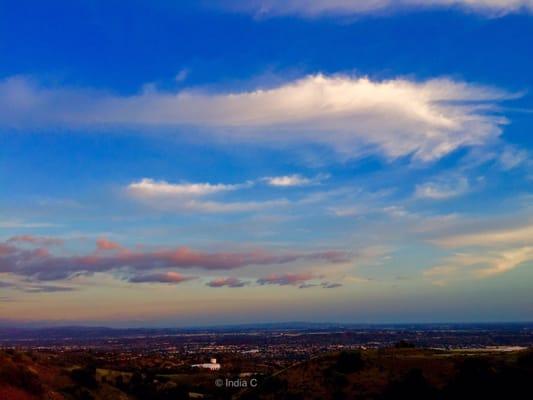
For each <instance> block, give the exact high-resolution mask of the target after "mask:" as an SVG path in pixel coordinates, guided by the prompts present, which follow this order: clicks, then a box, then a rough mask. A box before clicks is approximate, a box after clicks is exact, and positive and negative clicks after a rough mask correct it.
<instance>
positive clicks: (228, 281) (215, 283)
mask: <svg viewBox="0 0 533 400" xmlns="http://www.w3.org/2000/svg"><path fill="white" fill-rule="evenodd" d="M249 284H250V282H247V281H241V280H240V279H237V278H218V279H213V280H212V281H210V282H207V283H206V285H207V286H210V287H213V288H219V287H224V286H227V287H230V288H240V287H244V286H246V285H249Z"/></svg>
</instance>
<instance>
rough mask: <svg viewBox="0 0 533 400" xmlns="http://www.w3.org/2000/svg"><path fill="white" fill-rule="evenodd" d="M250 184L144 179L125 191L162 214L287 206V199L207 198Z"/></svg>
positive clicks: (251, 209) (226, 211)
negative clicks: (164, 212) (243, 200)
mask: <svg viewBox="0 0 533 400" xmlns="http://www.w3.org/2000/svg"><path fill="white" fill-rule="evenodd" d="M252 185H253V182H246V183H242V184H235V185H227V184H211V183H169V182H166V181H155V180H153V179H149V178H144V179H141V180H140V181H138V182H132V183H130V184H129V185H128V186H127V187H126V192H127V193H128V194H129V195H130V196H132V197H133V198H135V199H137V200H140V201H142V202H144V204H146V205H148V206H150V207H152V208H156V209H159V210H164V211H174V212H198V213H238V212H252V211H259V210H263V209H266V208H271V207H281V206H286V205H288V204H289V202H288V201H287V200H286V199H275V200H266V201H247V202H235V201H230V202H223V201H214V200H210V199H209V196H212V195H216V194H219V193H223V192H229V191H234V190H238V189H243V188H247V187H250V186H252Z"/></svg>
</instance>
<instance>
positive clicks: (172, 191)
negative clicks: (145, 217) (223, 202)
mask: <svg viewBox="0 0 533 400" xmlns="http://www.w3.org/2000/svg"><path fill="white" fill-rule="evenodd" d="M245 186H246V185H245V184H242V185H224V184H211V183H168V182H166V181H155V180H153V179H149V178H143V179H141V180H140V181H138V182H132V183H130V184H129V185H128V190H129V191H130V192H131V193H132V194H134V195H136V196H143V197H158V196H178V197H197V196H206V195H209V194H214V193H220V192H227V191H231V190H237V189H240V188H243V187H245Z"/></svg>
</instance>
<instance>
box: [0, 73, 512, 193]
mask: <svg viewBox="0 0 533 400" xmlns="http://www.w3.org/2000/svg"><path fill="white" fill-rule="evenodd" d="M511 97H516V96H514V95H510V94H509V93H505V92H503V91H501V90H497V89H494V88H490V87H483V86H478V85H474V84H468V83H465V82H458V81H454V80H451V79H434V80H429V81H425V82H416V81H413V80H408V79H403V78H398V79H391V80H386V81H373V80H370V79H368V78H366V77H351V76H324V75H314V76H308V77H305V78H302V79H299V80H295V81H292V82H288V83H285V84H283V85H280V86H277V87H274V88H269V89H257V90H252V91H244V92H228V93H222V94H221V93H218V92H217V93H209V92H200V91H194V90H182V91H179V92H175V93H171V92H160V91H156V90H150V91H144V92H142V93H140V94H137V95H131V96H119V95H113V94H109V93H103V92H97V91H94V90H80V89H68V88H59V89H54V88H44V87H41V86H39V85H36V84H35V83H33V82H31V81H29V80H27V79H25V78H21V77H12V78H7V79H5V80H3V81H0V125H3V126H11V127H24V126H27V125H28V124H31V123H33V124H38V125H39V126H40V127H43V126H56V125H67V126H70V127H84V128H90V127H93V128H95V129H97V128H98V127H100V126H102V125H105V126H116V125H128V126H138V127H140V128H142V127H143V126H144V127H154V126H158V127H161V128H164V127H168V126H176V125H178V126H196V127H200V128H204V129H205V130H207V131H209V133H210V134H213V135H218V136H222V137H224V138H225V139H232V140H237V141H239V140H246V141H250V140H255V141H263V142H275V143H280V142H297V143H298V142H302V141H303V142H314V143H319V144H325V145H328V146H331V147H332V148H334V149H335V150H336V151H337V152H338V153H340V154H344V155H345V156H346V155H347V156H356V155H360V154H362V153H367V152H375V153H379V154H381V155H383V156H385V157H386V158H389V159H394V158H397V157H402V156H410V155H412V156H413V157H414V158H416V159H418V160H423V161H430V160H436V159H439V158H441V157H443V156H445V155H447V154H449V153H450V152H452V151H454V150H456V149H458V148H461V147H464V146H476V145H483V144H485V143H487V142H490V141H492V140H494V139H495V138H496V137H498V136H499V135H500V133H501V125H502V124H504V123H505V122H506V121H505V119H503V118H501V117H499V116H495V115H494V106H495V105H496V103H498V102H500V101H502V100H505V99H508V98H511ZM148 188H152V189H159V190H168V191H185V190H200V191H201V190H217V189H216V188H211V187H196V188H194V187H187V186H179V187H172V186H171V187H168V186H165V185H164V184H163V183H159V184H158V183H157V182H151V181H146V182H144V184H143V185H141V186H138V187H137V189H145V190H148Z"/></svg>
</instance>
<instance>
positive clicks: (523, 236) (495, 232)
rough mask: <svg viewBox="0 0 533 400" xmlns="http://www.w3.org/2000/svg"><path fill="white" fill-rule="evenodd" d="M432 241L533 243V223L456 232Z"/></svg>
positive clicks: (490, 244) (458, 244)
mask: <svg viewBox="0 0 533 400" xmlns="http://www.w3.org/2000/svg"><path fill="white" fill-rule="evenodd" d="M432 242H433V243H436V244H438V245H440V246H444V247H466V246H481V247H494V246H501V245H521V244H522V245H527V244H533V225H532V224H527V225H522V226H515V227H512V228H502V229H488V230H485V231H477V232H472V233H456V234H453V235H448V236H443V237H441V238H438V239H434V240H432Z"/></svg>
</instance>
